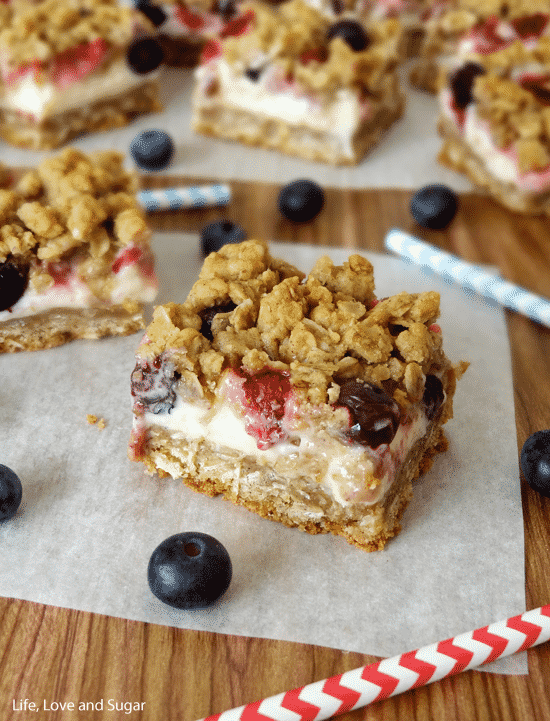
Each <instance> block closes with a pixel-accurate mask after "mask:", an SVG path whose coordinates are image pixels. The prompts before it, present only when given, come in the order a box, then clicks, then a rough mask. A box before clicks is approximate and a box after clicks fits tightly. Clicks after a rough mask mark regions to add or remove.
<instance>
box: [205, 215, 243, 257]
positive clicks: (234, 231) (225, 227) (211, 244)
mask: <svg viewBox="0 0 550 721" xmlns="http://www.w3.org/2000/svg"><path fill="white" fill-rule="evenodd" d="M243 240H246V231H245V230H244V228H242V227H241V226H240V225H239V224H238V223H234V222H233V221H232V220H217V221H216V222H214V223H209V224H208V225H205V226H204V228H203V229H202V231H201V248H202V252H203V255H209V254H210V253H217V252H218V250H220V248H221V247H223V246H224V245H227V243H241V242H242V241H243Z"/></svg>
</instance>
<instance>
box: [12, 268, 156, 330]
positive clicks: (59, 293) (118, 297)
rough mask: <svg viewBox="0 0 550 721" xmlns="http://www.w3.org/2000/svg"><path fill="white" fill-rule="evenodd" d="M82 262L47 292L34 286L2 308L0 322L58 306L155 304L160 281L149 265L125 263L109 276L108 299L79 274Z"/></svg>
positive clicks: (80, 307)
mask: <svg viewBox="0 0 550 721" xmlns="http://www.w3.org/2000/svg"><path fill="white" fill-rule="evenodd" d="M79 261H80V259H79V260H78V261H75V262H74V263H73V264H72V265H71V267H70V268H69V269H68V270H67V272H66V273H64V274H63V276H64V277H63V282H62V283H54V285H52V286H51V287H50V288H48V289H47V290H46V291H41V292H38V291H37V290H35V289H34V288H32V287H31V286H30V285H29V286H28V287H27V289H26V291H25V293H24V294H23V295H22V296H21V298H20V299H19V300H18V301H17V303H15V304H14V305H13V306H12V307H11V308H10V309H9V310H4V311H0V323H1V322H3V321H8V320H13V319H15V318H25V317H28V316H32V315H35V314H37V313H43V312H45V311H49V310H53V309H54V308H72V309H83V308H104V307H108V306H110V305H120V304H121V303H123V302H124V301H125V300H132V301H136V302H139V303H152V302H153V300H154V299H155V297H156V295H157V291H158V283H157V281H156V279H155V277H154V275H152V274H151V272H150V269H149V267H148V265H147V264H146V263H145V264H142V263H140V261H139V260H138V261H136V262H132V263H128V264H126V265H124V266H123V267H122V268H121V269H120V271H119V272H118V273H116V274H113V275H112V276H111V277H110V278H109V287H110V295H109V300H108V301H105V300H103V299H101V298H98V297H97V296H96V295H94V293H93V292H92V290H91V289H90V287H89V286H88V285H87V284H86V283H84V282H83V281H82V279H81V278H80V277H79V275H78V268H77V266H78V262H79Z"/></svg>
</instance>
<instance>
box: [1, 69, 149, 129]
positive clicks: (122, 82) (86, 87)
mask: <svg viewBox="0 0 550 721" xmlns="http://www.w3.org/2000/svg"><path fill="white" fill-rule="evenodd" d="M159 72H160V71H159V70H155V71H154V72H152V73H149V74H148V75H146V76H144V75H138V74H137V73H134V72H133V71H132V70H131V68H130V67H129V65H128V63H127V62H126V59H125V58H121V59H119V60H115V61H114V62H113V63H111V65H110V66H109V68H108V69H107V71H106V72H94V73H90V75H87V76H86V77H84V78H82V79H80V80H78V81H77V82H75V83H73V84H72V85H70V86H69V87H68V88H65V89H63V90H60V89H59V88H57V87H56V86H55V85H54V83H51V82H45V83H44V84H38V83H37V82H35V80H34V79H33V77H32V73H27V74H26V75H24V76H23V77H22V78H21V80H19V81H18V82H17V83H16V84H15V85H14V86H13V87H9V86H6V87H5V90H4V94H3V97H2V98H1V99H0V105H1V107H3V108H5V109H7V110H15V111H18V112H21V113H25V114H27V115H32V116H33V117H34V118H35V119H36V120H43V119H44V118H48V117H51V116H52V115H57V114H59V113H63V112H65V111H68V110H74V109H75V108H80V107H83V106H86V105H91V104H93V103H95V102H97V101H99V100H106V99H108V98H112V97H116V96H117V95H121V94H123V93H125V92H127V91H129V90H131V89H132V88H136V87H138V86H139V85H143V83H144V82H146V81H149V80H153V79H156V78H157V77H158V75H159Z"/></svg>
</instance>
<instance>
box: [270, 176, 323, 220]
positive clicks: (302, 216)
mask: <svg viewBox="0 0 550 721" xmlns="http://www.w3.org/2000/svg"><path fill="white" fill-rule="evenodd" d="M324 203H325V194H324V193H323V190H322V188H321V187H320V186H319V185H317V183H314V182H313V181H311V180H294V181H293V182H292V183H289V184H288V185H285V186H284V188H282V189H281V192H280V193H279V199H278V206H279V210H280V211H281V213H282V214H283V215H284V216H285V218H288V220H292V221H294V222H295V223H307V222H308V221H309V220H313V218H315V216H316V215H318V214H319V213H320V212H321V208H322V207H323V205H324Z"/></svg>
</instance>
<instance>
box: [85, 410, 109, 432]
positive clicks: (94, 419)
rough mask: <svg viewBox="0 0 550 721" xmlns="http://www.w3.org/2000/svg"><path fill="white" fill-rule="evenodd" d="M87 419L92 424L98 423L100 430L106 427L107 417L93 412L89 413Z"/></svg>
mask: <svg viewBox="0 0 550 721" xmlns="http://www.w3.org/2000/svg"><path fill="white" fill-rule="evenodd" d="M86 420H87V421H88V423H89V424H90V425H91V426H95V425H97V427H98V428H99V430H100V431H102V430H103V429H104V428H105V425H106V424H105V418H98V417H97V416H96V415H94V414H93V413H88V414H87V416H86Z"/></svg>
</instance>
